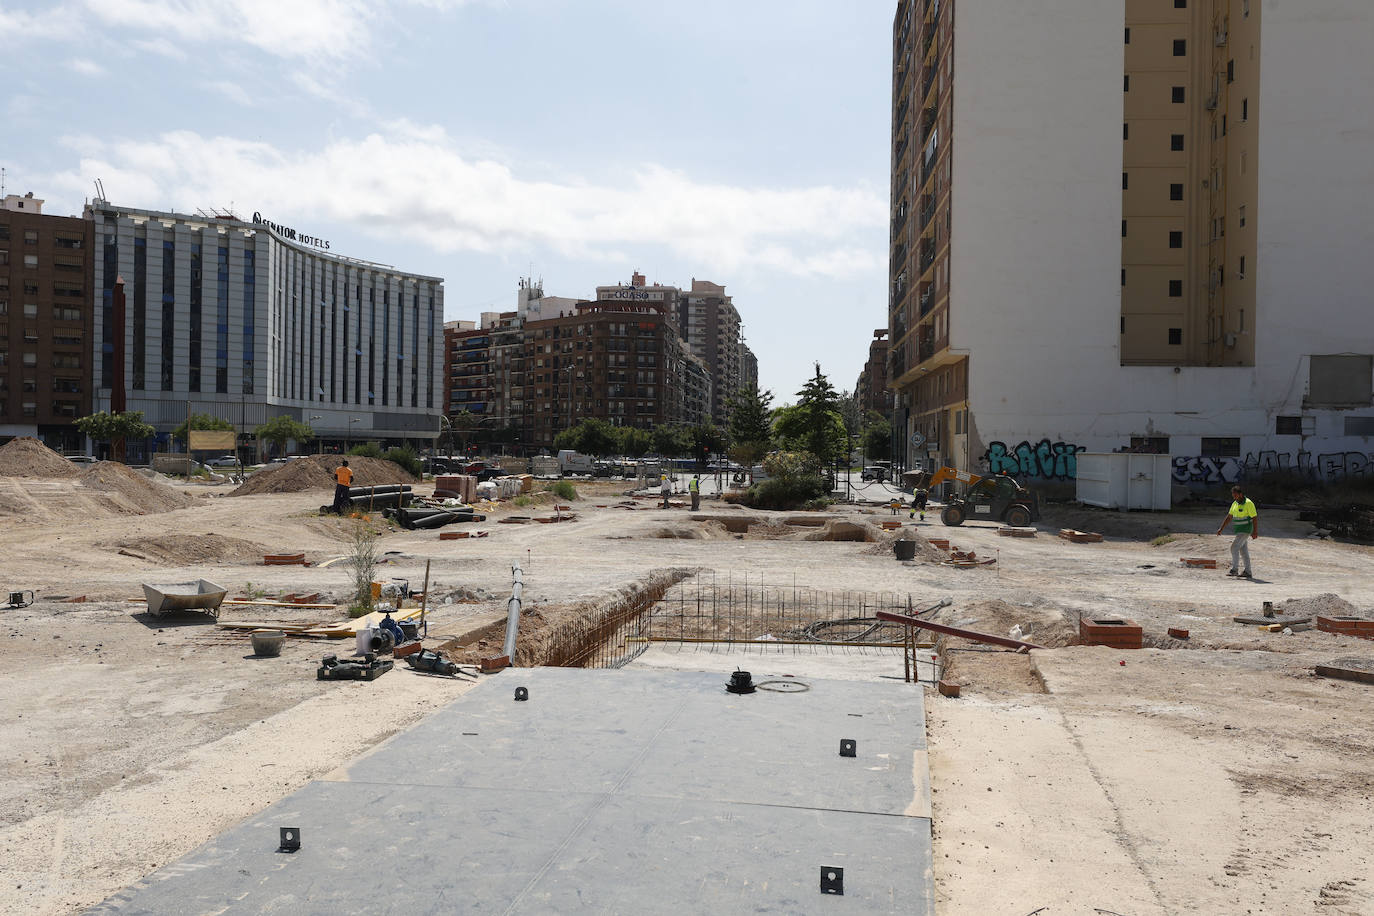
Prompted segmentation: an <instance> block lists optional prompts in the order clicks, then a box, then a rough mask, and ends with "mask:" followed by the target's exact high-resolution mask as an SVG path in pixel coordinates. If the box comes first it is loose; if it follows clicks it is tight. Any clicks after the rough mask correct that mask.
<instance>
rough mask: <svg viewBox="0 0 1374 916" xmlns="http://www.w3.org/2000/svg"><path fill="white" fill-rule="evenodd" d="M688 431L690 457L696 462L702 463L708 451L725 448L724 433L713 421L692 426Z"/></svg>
mask: <svg viewBox="0 0 1374 916" xmlns="http://www.w3.org/2000/svg"><path fill="white" fill-rule="evenodd" d="M689 433H690V434H691V436H692V457H693V458H695V459H696V460H697V463H698V464H704V463H705V462H706V456H707V455H709V454H710V453H712V452H720V451H722V450H723V449H724V448H725V433H724V431H723V430H721V429H720V427H718V426H716V425H715V424H714V423H702V424H700V425H698V426H693V427H692V428H691V429H690V430H689Z"/></svg>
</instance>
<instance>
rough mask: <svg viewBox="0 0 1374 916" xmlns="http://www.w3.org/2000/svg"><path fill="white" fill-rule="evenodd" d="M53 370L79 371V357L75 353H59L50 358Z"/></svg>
mask: <svg viewBox="0 0 1374 916" xmlns="http://www.w3.org/2000/svg"><path fill="white" fill-rule="evenodd" d="M52 367H53V368H54V369H80V368H81V357H79V356H77V355H76V354H75V353H61V354H58V355H56V356H54V357H53V358H52Z"/></svg>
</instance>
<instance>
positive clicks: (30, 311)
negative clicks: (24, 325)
mask: <svg viewBox="0 0 1374 916" xmlns="http://www.w3.org/2000/svg"><path fill="white" fill-rule="evenodd" d="M24 317H25V318H37V317H38V303H37V302H25V303H24Z"/></svg>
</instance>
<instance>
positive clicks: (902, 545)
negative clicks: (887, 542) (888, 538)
mask: <svg viewBox="0 0 1374 916" xmlns="http://www.w3.org/2000/svg"><path fill="white" fill-rule="evenodd" d="M892 552H893V553H895V554H896V555H897V559H899V560H914V559H916V542H915V541H893V542H892Z"/></svg>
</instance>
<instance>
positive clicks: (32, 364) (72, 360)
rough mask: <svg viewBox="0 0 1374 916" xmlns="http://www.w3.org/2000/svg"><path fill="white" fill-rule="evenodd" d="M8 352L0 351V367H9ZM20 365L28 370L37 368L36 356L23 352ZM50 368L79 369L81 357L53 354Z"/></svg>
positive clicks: (30, 352) (29, 351) (71, 354)
mask: <svg viewBox="0 0 1374 916" xmlns="http://www.w3.org/2000/svg"><path fill="white" fill-rule="evenodd" d="M9 359H10V351H9V350H0V366H7V365H9ZM20 365H21V366H27V367H29V368H36V367H37V366H38V354H37V353H36V352H34V351H33V350H25V351H24V354H23V356H21V357H20ZM52 367H53V368H54V369H80V368H81V357H80V356H79V355H77V354H75V353H54V354H53V357H52Z"/></svg>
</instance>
